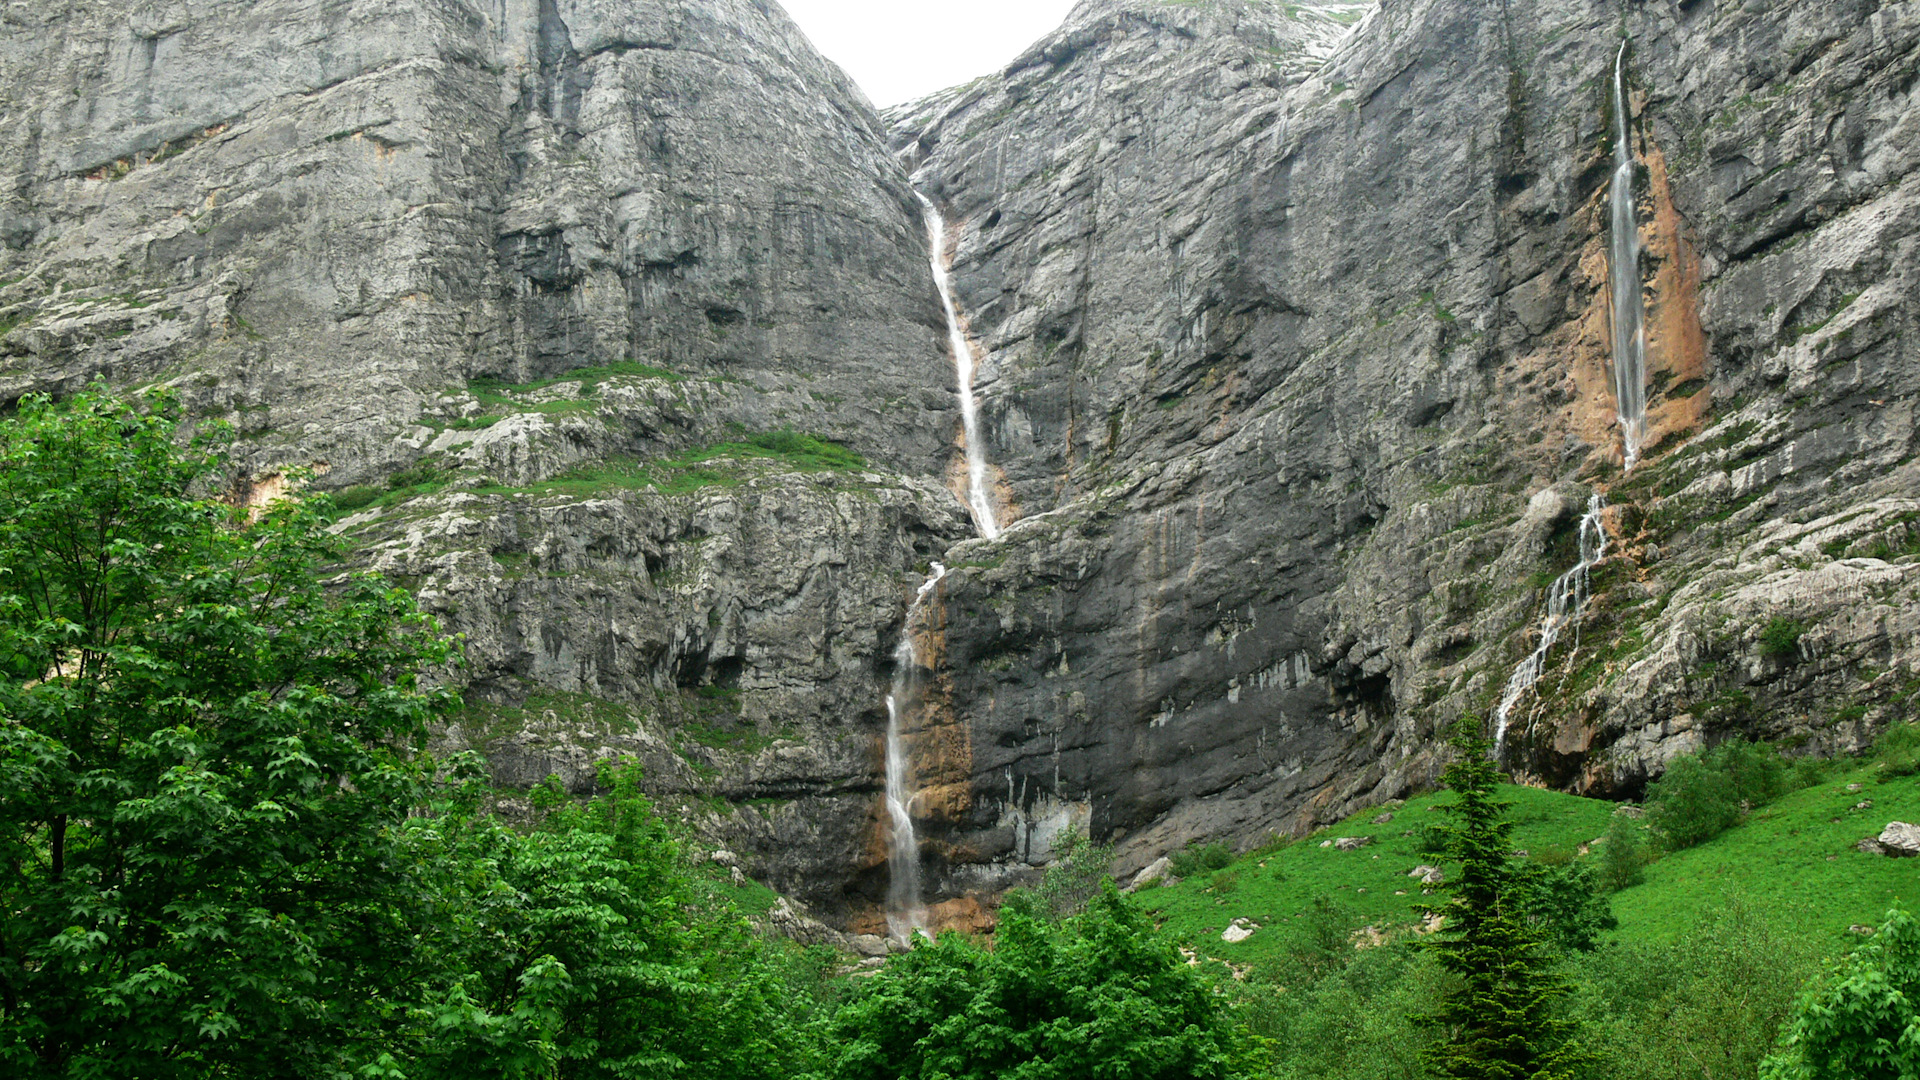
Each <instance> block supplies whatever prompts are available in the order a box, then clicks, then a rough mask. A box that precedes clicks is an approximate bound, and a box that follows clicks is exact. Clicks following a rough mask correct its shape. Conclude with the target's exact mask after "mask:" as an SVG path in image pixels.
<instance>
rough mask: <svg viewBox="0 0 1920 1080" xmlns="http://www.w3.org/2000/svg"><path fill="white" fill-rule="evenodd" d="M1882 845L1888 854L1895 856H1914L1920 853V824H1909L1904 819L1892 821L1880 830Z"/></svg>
mask: <svg viewBox="0 0 1920 1080" xmlns="http://www.w3.org/2000/svg"><path fill="white" fill-rule="evenodd" d="M1879 839H1880V846H1881V847H1882V848H1884V849H1885V852H1886V854H1888V855H1892V856H1894V857H1895V858H1902V859H1904V858H1912V857H1913V856H1915V855H1920V825H1909V824H1908V823H1906V822H1904V821H1892V822H1888V823H1887V827H1886V828H1884V829H1882V830H1880V838H1879Z"/></svg>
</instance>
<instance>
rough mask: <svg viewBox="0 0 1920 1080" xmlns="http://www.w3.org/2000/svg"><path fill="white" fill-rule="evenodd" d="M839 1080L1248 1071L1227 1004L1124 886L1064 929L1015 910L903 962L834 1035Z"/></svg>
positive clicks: (1122, 1078)
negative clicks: (983, 941) (980, 939)
mask: <svg viewBox="0 0 1920 1080" xmlns="http://www.w3.org/2000/svg"><path fill="white" fill-rule="evenodd" d="M829 1041H830V1042H831V1043H832V1045H834V1046H835V1047H836V1048H837V1056H836V1057H835V1059H834V1061H833V1062H832V1064H831V1066H830V1067H829V1068H828V1069H827V1076H829V1077H831V1078H833V1080H935V1078H940V1080H1068V1078H1075V1080H1078V1078H1083V1077H1111V1078H1114V1080H1214V1078H1226V1077H1233V1076H1238V1075H1242V1065H1241V1064H1239V1060H1240V1058H1241V1055H1242V1053H1243V1051H1242V1049H1241V1047H1240V1045H1239V1038H1238V1035H1237V1033H1236V1030H1235V1028H1234V1026H1233V1024H1232V1021H1231V1017H1230V1015H1229V1014H1228V1012H1227V1009H1226V1001H1225V999H1224V998H1222V997H1221V996H1220V995H1219V994H1217V993H1216V992H1215V991H1214V989H1213V988H1212V986H1211V985H1210V984H1209V982H1208V980H1207V979H1206V978H1205V977H1204V976H1203V975H1201V973H1200V972H1199V971H1198V970H1197V969H1195V968H1191V967H1188V966H1187V965H1186V964H1185V963H1184V962H1183V961H1182V960H1181V958H1180V955H1179V953H1178V952H1177V951H1176V950H1175V949H1174V947H1173V946H1172V945H1171V944H1170V943H1168V942H1166V941H1165V940H1163V939H1161V938H1160V937H1159V935H1158V934H1156V933H1155V931H1154V930H1153V927H1152V925H1151V924H1150V923H1149V922H1148V921H1147V919H1146V917H1145V916H1144V915H1143V914H1141V912H1140V911H1139V910H1138V909H1137V908H1135V907H1134V906H1133V905H1132V904H1131V903H1130V902H1129V901H1128V900H1127V899H1126V898H1125V897H1123V896H1121V895H1120V894H1119V892H1118V891H1117V890H1116V889H1115V888H1114V886H1113V884H1112V883H1111V882H1107V883H1105V884H1104V885H1103V886H1102V888H1101V892H1100V894H1099V895H1098V896H1096V897H1094V898H1093V900H1092V901H1091V902H1090V903H1089V904H1088V905H1087V908H1086V910H1085V912H1083V913H1082V914H1080V915H1076V916H1074V917H1072V918H1069V919H1066V920H1064V921H1062V922H1060V923H1051V922H1048V921H1047V920H1045V919H1043V918H1037V917H1035V915H1034V914H1033V913H1031V912H1029V911H1025V910H1022V905H1020V904H1010V905H1008V906H1006V907H1003V908H1002V909H1001V919H1000V926H999V930H998V932H997V934H996V935H995V942H994V948H993V949H992V950H991V951H989V950H987V949H985V948H982V947H981V946H979V945H977V944H974V943H973V942H971V941H968V940H966V939H965V938H963V937H961V936H959V935H957V934H952V933H947V934H942V935H941V936H940V940H939V941H938V942H937V943H935V944H932V945H925V944H923V945H920V946H919V947H917V948H915V949H914V950H913V951H912V952H911V953H909V954H907V955H905V956H902V957H899V958H896V959H895V960H894V961H893V962H892V963H890V964H889V965H888V967H887V969H886V970H885V971H884V972H882V973H881V974H879V975H876V976H874V977H873V978H872V979H870V980H867V983H866V985H865V986H864V987H862V988H861V990H860V991H858V992H856V994H855V995H854V997H853V999H852V1000H851V1001H850V1002H849V1003H848V1004H847V1005H846V1007H845V1008H844V1009H842V1010H841V1012H840V1013H839V1015H838V1016H837V1018H836V1019H835V1021H834V1023H833V1025H832V1028H831V1033H830V1040H829Z"/></svg>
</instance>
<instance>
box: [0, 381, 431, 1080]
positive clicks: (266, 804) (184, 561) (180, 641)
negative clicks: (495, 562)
mask: <svg viewBox="0 0 1920 1080" xmlns="http://www.w3.org/2000/svg"><path fill="white" fill-rule="evenodd" d="M176 422H177V417H176V416H175V413H174V407H173V404H172V402H171V401H170V400H168V399H167V398H165V397H161V396H153V397H149V398H148V399H147V401H146V407H144V408H141V407H137V406H135V405H132V404H127V403H121V402H116V401H112V400H108V399H106V398H103V397H98V396H92V395H83V396H80V397H78V398H76V399H75V400H73V401H72V402H70V403H69V404H68V405H66V406H64V407H56V406H55V405H54V404H52V403H51V402H49V401H48V400H47V399H45V398H28V399H26V400H25V401H23V402H22V403H21V406H20V409H19V414H18V416H17V417H16V418H13V419H10V420H7V421H5V422H4V423H0V820H3V821H4V825H3V826H0V836H4V840H3V841H0V845H3V846H0V906H3V907H4V910H5V911H6V913H7V914H6V918H5V919H4V920H0V1061H4V1062H5V1063H6V1065H7V1066H8V1068H9V1069H10V1070H12V1072H13V1074H14V1075H26V1076H140V1077H143V1078H164V1077H173V1076H182V1077H185V1076H192V1077H202V1076H209V1075H246V1076H294V1075H311V1074H312V1073H313V1072H314V1071H315V1070H316V1068H317V1066H318V1065H324V1064H328V1063H332V1064H335V1065H338V1066H340V1067H342V1068H345V1067H347V1066H350V1065H356V1064H361V1063H365V1062H367V1061H370V1060H372V1059H373V1058H374V1057H375V1056H377V1055H375V1054H373V1053H372V1052H371V1051H369V1050H368V1046H369V1044H373V1043H377V1042H379V1041H380V1039H381V1036H382V1033H383V1032H387V1031H390V1030H391V1028H392V1027H393V1024H394V1019H395V1016H396V1015H397V1013H396V1006H395V1002H396V1000H398V999H401V998H404V997H405V996H406V995H408V994H410V993H411V992H412V987H413V985H414V984H415V982H416V981H417V979H418V977H419V976H420V974H421V970H420V969H421V967H422V966H423V965H425V964H427V963H428V961H427V960H426V958H423V957H421V956H420V955H419V952H418V950H417V948H416V947H415V939H414V935H413V933H412V932H411V929H410V927H409V926H408V925H407V923H406V921H405V920H404V919H400V918H396V913H398V912H404V911H407V910H411V909H413V908H414V907H415V906H416V902H417V900H418V883H417V881H416V880H415V879H414V878H413V876H412V875H411V873H410V869H411V864H410V860H409V857H408V855H409V853H408V851H407V849H406V844H405V843H404V842H403V840H402V839H401V835H400V834H401V832H402V829H401V826H402V824H403V822H404V820H405V817H406V814H407V811H408V808H409V807H410V806H412V805H415V804H416V803H417V802H419V801H420V796H421V793H422V791H423V781H424V779H425V777H424V775H423V773H422V770H421V767H420V765H419V764H418V763H417V762H415V761H412V760H410V756H409V754H408V752H407V750H408V747H409V746H410V745H411V743H412V742H413V741H414V740H416V739H417V738H418V737H420V735H421V734H422V733H423V731H424V729H425V725H426V723H427V722H428V721H429V720H430V719H432V718H433V717H435V716H436V715H438V714H439V713H440V711H441V710H442V709H443V708H444V707H445V706H446V705H447V703H448V701H449V697H448V695H446V694H444V693H442V692H439V691H435V690H429V689H426V688H425V687H423V686H422V684H421V683H420V680H419V672H420V671H421V669H423V668H426V667H430V666H433V665H439V664H443V663H446V662H447V661H448V660H449V658H450V644H449V642H448V641H446V640H445V639H443V638H442V637H441V636H440V635H439V633H438V632H437V630H436V629H435V627H434V626H433V624H432V623H431V622H430V621H429V620H427V619H426V618H425V617H424V616H422V615H421V614H420V613H419V612H418V611H417V610H416V609H415V607H414V605H413V602H412V599H411V598H410V597H409V596H408V595H407V594H406V593H405V592H403V591H399V590H395V589H391V588H388V587H387V586H385V585H384V584H382V583H381V582H379V581H378V580H376V579H374V578H371V577H366V576H349V577H346V578H345V579H344V580H342V581H340V582H339V583H338V584H337V586H336V587H332V588H329V587H326V586H323V584H322V582H323V581H324V580H325V579H326V578H327V577H329V576H330V572H329V571H327V569H326V568H327V567H329V566H330V565H331V564H332V563H333V562H334V561H335V560H336V557H337V555H338V549H337V547H336V545H335V542H334V540H333V539H332V538H331V537H329V536H328V535H327V534H326V533H325V532H324V531H322V528H321V521H320V519H319V517H318V515H317V514H316V513H315V512H314V511H313V510H312V509H310V508H308V507H304V506H301V505H299V504H297V503H293V502H281V503H276V504H275V505H273V506H271V507H268V508H266V509H265V510H264V511H263V512H261V513H259V514H258V516H257V518H256V519H250V518H249V515H248V514H247V513H246V512H245V511H244V510H241V509H237V508H234V507H232V506H229V505H227V504H224V503H221V502H219V501H215V500H211V499H207V498H203V497H199V496H198V495H197V494H196V493H198V492H202V491H206V490H210V489H212V488H213V487H215V486H216V485H218V483H219V481H220V479H221V473H220V457H219V454H218V448H217V447H216V446H213V445H211V444H208V443H205V442H203V443H200V444H197V445H196V446H195V448H194V449H193V450H191V451H189V452H183V451H181V450H179V449H177V448H176V446H175V442H174V439H175V434H176Z"/></svg>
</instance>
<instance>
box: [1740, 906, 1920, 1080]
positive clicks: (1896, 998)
mask: <svg viewBox="0 0 1920 1080" xmlns="http://www.w3.org/2000/svg"><path fill="white" fill-rule="evenodd" d="M1760 1075H1761V1076H1762V1077H1764V1078H1765V1080H1881V1078H1883V1077H1884V1078H1885V1080H1894V1078H1895V1077H1899V1078H1901V1080H1906V1078H1909V1077H1913V1076H1920V921H1916V920H1915V919H1914V917H1913V916H1912V915H1910V914H1908V913H1907V912H1905V911H1901V910H1899V909H1897V908H1896V909H1895V910H1893V911H1890V912H1888V913H1887V921H1886V922H1884V923H1882V924H1880V928H1879V930H1877V931H1875V933H1874V935H1873V937H1871V938H1869V939H1868V940H1867V943H1866V944H1865V945H1862V946H1861V947H1860V949H1859V951H1857V952H1855V953H1854V954H1853V955H1852V956H1850V957H1848V958H1847V960H1846V962H1845V963H1843V964H1841V965H1840V966H1839V967H1838V968H1836V969H1835V970H1834V971H1833V972H1832V973H1831V974H1830V975H1829V976H1828V977H1827V978H1826V979H1824V980H1822V981H1821V983H1820V984H1818V985H1816V986H1814V987H1812V988H1811V989H1809V990H1808V991H1807V992H1806V993H1805V994H1803V995H1801V997H1800V1000H1799V1001H1798V1002H1797V1003H1795V1005H1794V1009H1793V1016H1792V1018H1791V1019H1790V1020H1789V1021H1788V1023H1787V1025H1786V1030H1785V1031H1784V1032H1783V1033H1782V1035H1781V1039H1780V1052H1779V1053H1777V1054H1774V1055H1773V1056H1771V1057H1769V1058H1767V1060H1766V1062H1765V1063H1764V1064H1763V1065H1762V1066H1761V1069H1760Z"/></svg>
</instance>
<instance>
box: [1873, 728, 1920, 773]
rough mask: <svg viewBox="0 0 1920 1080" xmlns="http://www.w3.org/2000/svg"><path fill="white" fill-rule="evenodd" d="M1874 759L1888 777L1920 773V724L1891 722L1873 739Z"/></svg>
mask: <svg viewBox="0 0 1920 1080" xmlns="http://www.w3.org/2000/svg"><path fill="white" fill-rule="evenodd" d="M1873 756H1874V760H1875V761H1877V762H1879V764H1880V768H1881V771H1882V772H1884V773H1885V774H1886V775H1887V776H1889V777H1894V776H1912V775H1914V774H1915V773H1920V724H1912V723H1908V724H1893V725H1891V726H1889V727H1888V728H1887V730H1885V731H1883V732H1881V733H1880V738H1878V739H1876V740H1874V744H1873Z"/></svg>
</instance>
